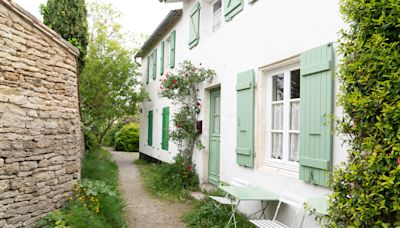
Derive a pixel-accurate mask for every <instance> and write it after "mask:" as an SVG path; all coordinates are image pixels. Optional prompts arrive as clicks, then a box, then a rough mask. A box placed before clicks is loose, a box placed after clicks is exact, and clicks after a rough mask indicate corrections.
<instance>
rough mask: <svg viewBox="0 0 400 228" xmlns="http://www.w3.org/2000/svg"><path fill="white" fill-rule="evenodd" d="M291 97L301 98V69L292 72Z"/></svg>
mask: <svg viewBox="0 0 400 228" xmlns="http://www.w3.org/2000/svg"><path fill="white" fill-rule="evenodd" d="M290 98H292V99H294V98H300V70H294V71H291V72H290Z"/></svg>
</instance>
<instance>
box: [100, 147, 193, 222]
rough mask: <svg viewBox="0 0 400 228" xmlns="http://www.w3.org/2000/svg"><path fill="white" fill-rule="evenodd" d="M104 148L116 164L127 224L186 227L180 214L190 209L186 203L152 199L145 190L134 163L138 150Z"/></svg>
mask: <svg viewBox="0 0 400 228" xmlns="http://www.w3.org/2000/svg"><path fill="white" fill-rule="evenodd" d="M106 149H108V150H109V151H110V152H111V153H112V157H113V160H114V161H115V162H116V163H117V165H118V167H119V178H120V186H121V190H122V192H123V194H124V198H125V202H126V209H125V214H126V219H127V222H128V224H129V227H132V228H133V227H135V228H153V227H163V228H164V227H165V228H179V227H185V225H184V223H182V222H181V221H180V220H181V217H182V215H183V214H184V213H185V212H186V211H188V210H190V207H189V205H187V204H184V203H173V202H167V201H163V200H159V199H155V198H153V197H151V196H150V195H149V194H148V193H147V192H146V191H145V190H144V187H143V182H142V180H141V178H140V174H139V170H138V169H137V167H136V166H135V165H134V164H133V161H134V160H136V159H138V157H139V154H138V153H126V152H115V151H112V150H110V148H106Z"/></svg>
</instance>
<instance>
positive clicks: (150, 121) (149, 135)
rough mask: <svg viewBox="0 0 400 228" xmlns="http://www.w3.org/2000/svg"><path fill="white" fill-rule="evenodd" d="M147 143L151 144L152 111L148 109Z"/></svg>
mask: <svg viewBox="0 0 400 228" xmlns="http://www.w3.org/2000/svg"><path fill="white" fill-rule="evenodd" d="M147 145H149V146H152V145H153V111H149V113H148V116H147Z"/></svg>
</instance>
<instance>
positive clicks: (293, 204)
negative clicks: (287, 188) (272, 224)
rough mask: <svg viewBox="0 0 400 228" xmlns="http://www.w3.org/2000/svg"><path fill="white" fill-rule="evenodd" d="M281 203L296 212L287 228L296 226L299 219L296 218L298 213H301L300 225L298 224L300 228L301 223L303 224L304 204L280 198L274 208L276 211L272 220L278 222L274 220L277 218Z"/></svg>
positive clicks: (287, 198)
mask: <svg viewBox="0 0 400 228" xmlns="http://www.w3.org/2000/svg"><path fill="white" fill-rule="evenodd" d="M282 203H284V204H286V205H288V206H290V207H292V208H294V209H295V210H296V216H295V217H294V219H293V221H292V223H291V224H290V226H289V227H294V226H295V225H296V224H297V222H298V219H299V217H298V216H299V213H300V212H302V214H303V217H302V219H301V224H300V227H301V226H302V223H303V219H304V211H303V205H304V202H299V201H296V200H294V199H291V198H290V197H280V198H279V203H278V206H277V207H276V211H275V214H274V217H273V219H272V220H273V221H278V220H277V219H276V218H277V217H278V213H279V210H280V208H281V205H282Z"/></svg>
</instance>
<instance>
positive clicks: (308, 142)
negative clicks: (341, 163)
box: [299, 43, 333, 186]
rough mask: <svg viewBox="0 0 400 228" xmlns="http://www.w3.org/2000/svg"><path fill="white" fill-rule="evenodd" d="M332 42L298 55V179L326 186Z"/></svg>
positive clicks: (329, 157) (331, 90) (329, 150)
mask: <svg viewBox="0 0 400 228" xmlns="http://www.w3.org/2000/svg"><path fill="white" fill-rule="evenodd" d="M332 46H333V45H332V44H331V43H330V44H327V45H323V46H321V47H317V48H314V49H311V50H309V51H306V52H304V53H302V54H301V62H300V65H301V67H300V68H301V69H300V74H301V79H300V80H301V82H300V97H301V105H300V113H301V114H300V174H299V175H300V179H302V180H304V181H306V182H310V183H312V184H316V185H322V186H327V185H328V181H329V171H330V170H331V166H332V164H331V163H332V140H333V137H332V134H331V128H332V123H331V122H332V121H331V119H330V115H331V114H332V113H333V47H332Z"/></svg>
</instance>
